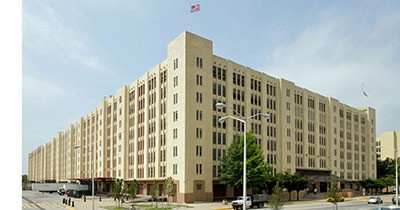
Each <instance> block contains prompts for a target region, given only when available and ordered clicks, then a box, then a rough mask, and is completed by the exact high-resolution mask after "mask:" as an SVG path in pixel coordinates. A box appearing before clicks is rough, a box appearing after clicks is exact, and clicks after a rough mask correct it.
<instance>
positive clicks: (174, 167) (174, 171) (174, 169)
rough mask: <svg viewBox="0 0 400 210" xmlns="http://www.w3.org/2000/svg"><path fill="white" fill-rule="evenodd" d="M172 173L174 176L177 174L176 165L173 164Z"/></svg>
mask: <svg viewBox="0 0 400 210" xmlns="http://www.w3.org/2000/svg"><path fill="white" fill-rule="evenodd" d="M172 173H173V174H174V175H176V174H178V164H173V165H172Z"/></svg>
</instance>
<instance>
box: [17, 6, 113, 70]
mask: <svg viewBox="0 0 400 210" xmlns="http://www.w3.org/2000/svg"><path fill="white" fill-rule="evenodd" d="M36 3H37V4H35V3H33V2H31V3H27V2H26V3H25V4H24V7H23V46H24V48H26V49H30V50H32V51H34V52H37V53H43V54H51V55H53V56H54V55H55V56H58V57H62V58H63V57H66V58H68V59H72V60H73V61H75V62H77V63H79V64H80V65H82V66H84V67H86V68H85V69H92V70H97V71H103V70H105V69H106V68H105V66H104V64H103V63H102V62H101V59H99V58H98V57H97V56H96V55H93V52H92V50H91V49H90V46H88V44H86V43H87V41H85V39H84V36H83V34H85V32H84V31H83V30H82V29H75V28H74V27H73V26H71V25H68V23H67V22H65V21H63V19H62V17H61V16H60V15H59V14H57V12H56V11H55V10H54V9H53V8H52V7H51V6H50V5H48V4H45V3H40V2H36ZM78 30H79V31H78Z"/></svg>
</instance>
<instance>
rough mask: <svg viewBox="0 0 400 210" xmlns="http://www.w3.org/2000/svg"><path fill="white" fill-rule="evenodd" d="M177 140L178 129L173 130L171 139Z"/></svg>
mask: <svg viewBox="0 0 400 210" xmlns="http://www.w3.org/2000/svg"><path fill="white" fill-rule="evenodd" d="M177 138H178V128H174V130H173V139H177Z"/></svg>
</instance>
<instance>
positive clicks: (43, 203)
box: [22, 191, 392, 210]
mask: <svg viewBox="0 0 400 210" xmlns="http://www.w3.org/2000/svg"><path fill="white" fill-rule="evenodd" d="M381 197H382V199H383V201H384V203H383V204H368V203H367V200H368V196H364V197H357V198H353V199H351V200H346V201H345V202H341V203H338V209H339V210H369V209H372V208H374V207H376V206H381V205H386V206H387V205H391V198H392V195H385V196H381ZM63 198H65V196H60V195H58V194H57V193H53V194H49V193H39V192H36V191H23V192H22V209H23V210H28V209H29V210H60V209H64V210H87V209H91V202H86V203H83V201H80V200H76V201H75V202H76V203H77V206H76V207H75V208H72V207H71V206H68V205H65V204H62V199H63ZM109 200H110V201H107V200H106V199H105V200H104V202H101V203H99V202H98V201H97V200H96V206H97V205H100V204H101V205H113V203H112V202H111V199H109ZM187 205H188V206H190V207H191V208H179V209H191V210H200V209H201V210H208V209H210V210H228V209H232V208H231V207H230V205H222V204H221V203H220V202H218V203H217V202H214V203H194V204H187ZM96 209H98V208H96ZM99 209H102V208H99ZM261 209H268V208H266V207H265V208H260V210H261ZM283 209H284V210H330V209H334V208H333V204H331V203H328V202H326V201H324V200H315V201H296V202H290V203H287V204H286V205H285V206H284V207H283Z"/></svg>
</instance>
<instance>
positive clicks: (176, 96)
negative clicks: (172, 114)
mask: <svg viewBox="0 0 400 210" xmlns="http://www.w3.org/2000/svg"><path fill="white" fill-rule="evenodd" d="M177 103H178V93H175V94H174V104H177Z"/></svg>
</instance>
